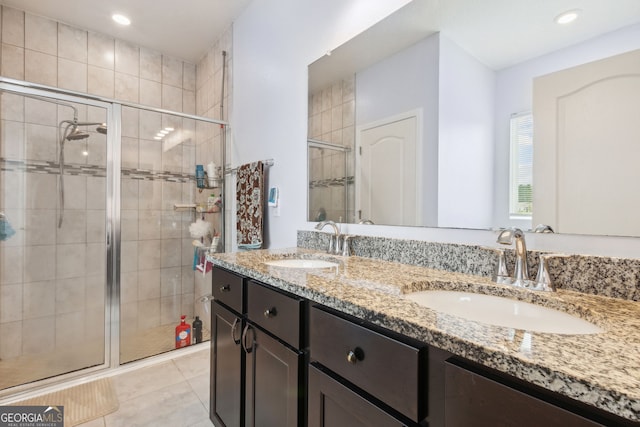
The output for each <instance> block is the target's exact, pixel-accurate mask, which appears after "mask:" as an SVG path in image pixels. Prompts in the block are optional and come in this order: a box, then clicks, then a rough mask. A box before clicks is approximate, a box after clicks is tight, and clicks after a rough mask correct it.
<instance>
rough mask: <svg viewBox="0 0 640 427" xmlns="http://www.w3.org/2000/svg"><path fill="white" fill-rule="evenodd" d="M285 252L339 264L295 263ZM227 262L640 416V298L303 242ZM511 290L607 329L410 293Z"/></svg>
mask: <svg viewBox="0 0 640 427" xmlns="http://www.w3.org/2000/svg"><path fill="white" fill-rule="evenodd" d="M283 258H320V259H327V260H333V261H335V262H337V263H339V267H336V268H326V269H290V268H282V267H274V266H269V265H266V264H264V262H265V261H270V260H277V259H283ZM208 259H209V260H211V261H212V262H214V263H215V264H216V265H219V266H221V267H223V268H227V269H229V270H231V271H234V272H237V273H239V274H242V275H245V276H248V277H251V278H254V279H256V280H258V281H261V282H263V283H267V284H269V285H272V286H274V287H276V288H280V289H283V290H285V291H288V292H291V293H293V294H296V295H299V296H302V297H304V298H307V299H309V300H311V301H315V302H318V303H320V304H324V305H326V306H328V307H332V308H335V309H337V310H340V311H342V312H344V313H348V314H351V315H354V316H356V317H358V318H361V319H364V320H367V321H370V322H372V323H374V324H377V325H379V326H382V327H385V328H387V329H391V330H393V331H396V332H398V333H401V334H404V335H407V336H410V337H413V338H416V339H418V340H421V341H423V342H425V343H428V344H431V345H434V346H436V347H439V348H441V349H443V350H447V351H449V352H451V353H454V354H456V355H459V356H462V357H465V358H467V359H470V360H473V361H476V362H479V363H481V364H483V365H485V366H488V367H491V368H494V369H497V370H499V371H501V372H505V373H507V374H510V375H513V376H515V377H517V378H520V379H523V380H525V381H528V382H530V383H533V384H536V385H539V386H542V387H544V388H546V389H548V390H551V391H554V392H557V393H560V394H563V395H566V396H568V397H571V398H573V399H576V400H579V401H582V402H584V403H587V404H589V405H592V406H595V407H598V408H601V409H603V410H605V411H608V412H611V413H614V414H617V415H619V416H622V417H624V418H627V419H630V420H634V421H640V303H639V302H634V301H626V300H621V299H615V298H607V297H601V296H595V295H588V294H582V293H578V292H572V291H562V290H559V291H558V292H555V293H550V292H534V291H528V290H523V289H517V288H513V287H510V286H505V285H499V284H496V283H494V282H492V281H491V280H490V279H487V278H484V277H479V276H473V275H468V274H461V273H451V272H447V271H442V270H434V269H429V268H425V267H419V266H414V265H408V264H400V263H396V262H388V261H381V260H377V259H371V258H362V257H356V256H352V257H341V256H333V255H329V254H326V253H323V252H319V251H314V250H309V249H302V248H291V249H275V250H273V249H272V250H259V251H250V252H238V253H212V254H209V255H208ZM429 289H442V290H457V291H472V292H477V293H484V294H491V295H499V296H507V297H510V298H514V299H519V300H522V301H527V302H533V303H536V304H540V305H543V306H546V307H549V308H555V309H558V310H561V311H564V312H567V313H570V314H574V315H577V316H579V317H581V318H583V319H585V320H588V321H591V322H592V323H595V324H596V325H597V326H599V327H600V328H602V329H603V331H604V332H602V333H599V334H593V335H558V334H551V333H536V332H528V331H523V330H516V329H512V328H506V327H499V326H491V325H487V324H483V323H479V322H473V321H469V320H465V319H462V318H460V317H456V316H452V315H447V314H445V313H440V312H436V311H434V310H432V309H429V308H426V307H422V306H419V305H418V304H416V303H413V302H411V301H409V300H406V299H404V298H403V297H402V295H403V294H407V293H411V292H416V291H421V290H429Z"/></svg>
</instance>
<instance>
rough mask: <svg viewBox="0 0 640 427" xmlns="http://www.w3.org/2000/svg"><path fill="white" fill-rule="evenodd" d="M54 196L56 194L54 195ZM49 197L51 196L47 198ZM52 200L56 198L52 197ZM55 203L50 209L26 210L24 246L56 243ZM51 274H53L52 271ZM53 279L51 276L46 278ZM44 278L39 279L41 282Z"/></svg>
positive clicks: (53, 271) (56, 220)
mask: <svg viewBox="0 0 640 427" xmlns="http://www.w3.org/2000/svg"><path fill="white" fill-rule="evenodd" d="M54 194H56V193H54ZM48 197H51V196H48ZM53 198H54V200H55V198H56V196H55V195H54V196H53ZM53 207H55V201H54V204H53V205H52V206H51V208H50V209H27V210H26V212H25V244H26V245H54V244H55V243H56V228H57V226H58V215H57V212H56V210H55V209H53ZM51 273H55V270H52V271H51ZM50 277H53V275H51V276H48V277H46V278H50ZM42 279H44V278H40V279H39V280H42Z"/></svg>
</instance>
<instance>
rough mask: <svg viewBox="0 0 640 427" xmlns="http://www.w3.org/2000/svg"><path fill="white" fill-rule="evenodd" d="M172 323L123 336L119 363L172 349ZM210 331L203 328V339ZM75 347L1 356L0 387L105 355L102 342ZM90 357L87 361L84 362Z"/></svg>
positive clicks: (58, 372) (50, 374) (85, 364)
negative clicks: (4, 357) (14, 355)
mask: <svg viewBox="0 0 640 427" xmlns="http://www.w3.org/2000/svg"><path fill="white" fill-rule="evenodd" d="M174 334H175V325H161V326H158V327H155V328H152V329H148V330H146V331H144V332H140V333H139V334H138V335H135V336H129V337H122V340H121V344H120V363H121V364H123V363H128V362H132V361H134V360H139V359H144V358H145V357H149V356H155V355H157V354H160V353H165V352H168V351H171V350H173V349H175V339H174ZM210 337H211V334H210V332H209V331H208V330H206V329H203V330H202V339H203V341H208V340H209V339H210ZM81 344H82V345H81V346H78V347H67V348H63V349H56V350H55V351H51V352H47V353H40V354H29V355H22V356H18V357H13V358H10V359H2V360H0V390H4V389H7V388H9V387H15V386H18V385H21V384H27V383H31V382H34V381H38V380H41V379H45V378H51V377H55V376H57V375H62V374H65V373H68V372H72V371H75V370H78V369H79V367H81V368H88V367H91V366H96V365H100V364H102V362H103V358H104V344H103V342H101V341H100V342H98V341H94V342H90V341H85V342H82V343H81ZM87 361H90V362H87Z"/></svg>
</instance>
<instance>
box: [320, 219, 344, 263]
mask: <svg viewBox="0 0 640 427" xmlns="http://www.w3.org/2000/svg"><path fill="white" fill-rule="evenodd" d="M327 225H329V226H331V227H333V234H332V235H331V236H330V238H329V249H328V250H327V252H328V253H330V254H336V255H340V229H339V228H338V225H337V224H336V223H335V222H333V221H331V220H326V221H322V222H319V223H318V224H317V225H316V230H322V229H323V228H324V227H325V226H327Z"/></svg>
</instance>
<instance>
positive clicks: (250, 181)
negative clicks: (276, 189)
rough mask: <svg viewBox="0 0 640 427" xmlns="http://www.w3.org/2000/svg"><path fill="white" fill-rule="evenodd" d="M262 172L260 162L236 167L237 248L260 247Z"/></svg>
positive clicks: (262, 212) (262, 213)
mask: <svg viewBox="0 0 640 427" xmlns="http://www.w3.org/2000/svg"><path fill="white" fill-rule="evenodd" d="M263 195H264V173H263V167H262V162H254V163H250V164H246V165H242V166H240V167H239V168H238V173H237V183H236V202H237V206H238V213H237V223H236V227H237V230H238V248H239V249H260V248H261V247H262V240H263V239H262V221H263V216H264V206H263V205H264V200H263V199H264V197H263Z"/></svg>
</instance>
